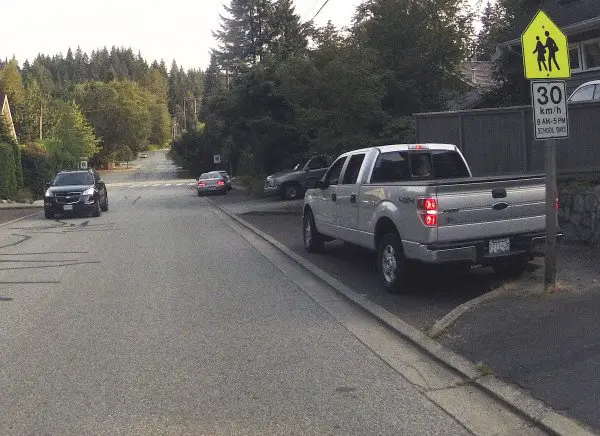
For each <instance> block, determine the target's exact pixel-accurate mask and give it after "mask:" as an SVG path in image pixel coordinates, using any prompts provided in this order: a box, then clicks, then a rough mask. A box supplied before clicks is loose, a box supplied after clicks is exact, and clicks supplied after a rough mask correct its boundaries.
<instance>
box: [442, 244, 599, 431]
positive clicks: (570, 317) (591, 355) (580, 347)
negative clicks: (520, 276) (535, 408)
mask: <svg viewBox="0 0 600 436" xmlns="http://www.w3.org/2000/svg"><path fill="white" fill-rule="evenodd" d="M599 265H600V253H599V252H598V251H597V250H593V249H590V248H588V247H584V246H578V245H563V246H562V247H561V249H560V251H559V259H558V268H559V275H558V278H559V284H560V290H559V291H558V292H556V293H554V294H546V293H544V292H543V291H542V290H541V283H542V281H543V273H544V270H543V268H540V269H539V270H537V271H535V272H533V273H531V274H530V275H529V277H528V278H526V279H524V280H520V281H515V282H513V283H511V284H510V286H512V292H509V293H507V294H505V295H503V296H501V297H499V298H497V299H494V300H491V301H488V302H485V303H482V304H480V305H478V306H476V307H474V308H473V309H472V310H470V311H468V312H466V313H465V314H463V315H462V316H461V317H460V318H459V319H458V321H457V322H456V323H455V325H454V326H452V327H450V329H448V330H447V331H446V332H445V334H444V335H443V336H442V337H441V338H440V340H441V341H442V342H443V343H444V344H445V345H447V346H449V347H450V348H452V349H453V350H454V351H457V352H459V353H460V354H462V355H464V356H465V357H467V358H468V359H469V360H471V361H474V362H481V363H482V364H484V365H486V366H487V367H489V368H490V369H491V371H492V372H493V373H494V374H495V375H498V376H499V377H501V378H503V379H505V380H510V381H512V382H514V383H516V384H517V385H519V386H520V387H522V388H524V389H526V390H528V391H529V392H531V394H532V395H533V396H534V397H536V398H540V399H542V400H543V401H544V402H546V403H547V404H548V405H549V406H550V407H552V408H553V409H555V410H558V411H561V412H564V413H566V414H568V415H571V416H573V417H574V418H576V419H578V420H580V421H582V422H584V423H586V424H588V425H590V426H592V427H594V428H600V274H599V273H598V272H599V271H600V269H599V268H598V266H599Z"/></svg>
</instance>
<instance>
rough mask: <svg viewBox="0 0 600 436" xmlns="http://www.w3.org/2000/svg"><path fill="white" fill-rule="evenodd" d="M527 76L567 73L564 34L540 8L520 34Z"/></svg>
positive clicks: (561, 76)
mask: <svg viewBox="0 0 600 436" xmlns="http://www.w3.org/2000/svg"><path fill="white" fill-rule="evenodd" d="M521 45H522V47H523V65H524V67H525V77H526V78H527V79H568V78H570V77H571V66H570V59H569V48H568V46H569V44H568V42H567V37H566V36H565V34H564V33H563V32H562V30H560V28H559V27H558V26H557V25H556V24H554V22H553V21H552V20H551V19H550V17H549V16H548V15H546V13H545V12H544V11H539V12H538V13H537V14H536V16H535V18H534V19H533V20H532V21H531V23H530V24H529V26H527V29H525V31H524V32H523V35H522V36H521Z"/></svg>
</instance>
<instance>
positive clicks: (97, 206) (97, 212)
mask: <svg viewBox="0 0 600 436" xmlns="http://www.w3.org/2000/svg"><path fill="white" fill-rule="evenodd" d="M101 214H102V210H101V209H100V199H99V198H98V199H97V200H96V203H94V211H93V212H92V215H93V216H94V217H95V218H98V217H99V216H100V215H101Z"/></svg>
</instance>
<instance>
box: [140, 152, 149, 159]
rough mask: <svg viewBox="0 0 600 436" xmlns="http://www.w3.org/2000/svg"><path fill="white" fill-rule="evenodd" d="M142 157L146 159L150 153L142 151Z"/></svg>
mask: <svg viewBox="0 0 600 436" xmlns="http://www.w3.org/2000/svg"><path fill="white" fill-rule="evenodd" d="M140 157H141V158H142V159H146V158H147V157H148V153H142V154H141V155H140Z"/></svg>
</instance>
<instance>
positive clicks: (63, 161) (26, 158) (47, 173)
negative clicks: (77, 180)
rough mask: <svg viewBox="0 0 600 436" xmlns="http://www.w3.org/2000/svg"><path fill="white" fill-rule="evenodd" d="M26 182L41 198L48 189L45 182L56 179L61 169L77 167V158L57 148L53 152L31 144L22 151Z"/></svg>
mask: <svg viewBox="0 0 600 436" xmlns="http://www.w3.org/2000/svg"><path fill="white" fill-rule="evenodd" d="M21 163H22V165H23V179H24V184H25V186H26V187H28V188H29V189H30V190H31V192H32V193H33V195H34V196H35V197H37V198H41V197H42V196H43V195H44V191H45V189H46V187H45V185H44V183H45V182H46V181H50V180H52V179H54V177H55V176H56V173H58V172H59V171H61V170H75V169H77V159H76V158H75V157H73V156H72V155H70V154H69V153H66V152H62V151H60V150H56V151H54V152H52V153H50V152H48V151H46V150H45V149H44V147H41V146H39V145H36V144H34V145H29V146H27V147H26V148H24V149H23V151H22V152H21Z"/></svg>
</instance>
